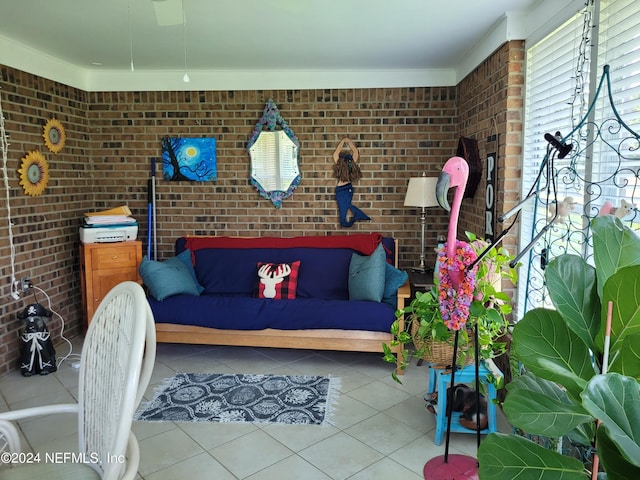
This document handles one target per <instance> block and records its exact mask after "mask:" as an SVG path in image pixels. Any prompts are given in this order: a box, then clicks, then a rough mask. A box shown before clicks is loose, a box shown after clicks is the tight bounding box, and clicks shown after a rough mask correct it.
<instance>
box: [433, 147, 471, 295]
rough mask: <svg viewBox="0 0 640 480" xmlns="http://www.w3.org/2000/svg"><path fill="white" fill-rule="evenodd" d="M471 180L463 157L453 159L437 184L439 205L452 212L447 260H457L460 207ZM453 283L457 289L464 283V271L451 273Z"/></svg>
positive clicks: (467, 165)
mask: <svg viewBox="0 0 640 480" xmlns="http://www.w3.org/2000/svg"><path fill="white" fill-rule="evenodd" d="M468 178H469V164H468V163H467V161H466V160H465V159H464V158H462V157H451V158H450V159H449V160H447V162H446V163H445V164H444V167H442V173H440V176H439V177H438V183H437V184H436V198H437V200H438V204H439V205H440V206H441V207H442V208H444V209H445V210H447V211H451V215H450V216H449V232H448V235H447V247H446V254H447V258H455V256H456V240H457V237H458V217H459V216H460V205H462V197H463V196H464V190H465V188H466V187H467V179H468ZM450 188H455V189H456V190H455V192H454V194H453V206H449V202H448V200H447V192H448V191H449V189H450ZM450 274H451V282H452V283H453V285H454V286H455V287H456V288H457V287H458V286H459V285H460V283H462V280H463V277H464V270H460V271H458V272H450Z"/></svg>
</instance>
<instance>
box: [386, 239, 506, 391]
mask: <svg viewBox="0 0 640 480" xmlns="http://www.w3.org/2000/svg"><path fill="white" fill-rule="evenodd" d="M466 235H467V238H468V239H469V242H470V243H468V244H466V243H463V242H458V246H457V248H458V251H459V252H460V255H461V258H465V256H466V254H467V253H468V254H469V255H468V257H469V259H470V260H473V259H474V258H475V257H477V256H478V254H479V253H480V252H482V251H484V250H485V248H486V247H487V246H488V243H487V242H486V241H484V240H482V239H478V238H477V237H476V236H475V235H474V234H472V233H470V232H466ZM513 258H514V257H513V256H512V255H510V254H509V252H508V251H507V250H506V249H505V248H502V247H497V248H493V249H491V250H489V252H488V254H487V255H486V256H485V257H483V258H482V260H480V261H479V262H478V264H477V267H476V268H474V269H473V270H472V271H471V272H469V274H468V275H467V276H468V277H470V278H471V280H472V282H471V283H470V284H469V285H467V286H465V287H464V288H471V289H472V292H470V294H471V295H470V297H471V298H472V300H471V301H470V303H469V304H468V305H462V306H456V307H455V308H461V309H463V310H464V312H456V311H454V310H452V306H451V305H450V304H449V303H448V302H449V299H450V297H451V295H450V291H449V290H448V288H447V286H446V285H442V284H441V282H440V278H434V283H435V285H434V286H433V287H432V288H431V289H430V290H429V291H427V292H417V293H416V296H415V298H413V299H412V300H411V302H410V303H409V305H408V306H406V307H405V308H403V309H399V310H398V311H396V321H395V322H394V323H393V324H392V326H391V333H392V335H393V340H392V341H391V342H390V344H389V345H387V344H384V345H383V348H384V352H385V355H384V359H385V360H386V361H388V362H391V363H396V357H395V354H394V353H393V350H392V348H393V347H397V346H399V345H400V346H401V348H402V358H403V361H402V363H401V366H400V368H401V369H405V368H406V367H407V366H408V365H409V363H410V362H411V359H412V357H417V358H425V359H427V360H428V361H430V362H432V363H436V364H441V365H442V364H443V365H450V364H451V361H452V359H453V343H454V336H455V330H453V329H452V328H451V322H452V321H455V318H454V317H455V316H456V315H457V314H459V313H462V314H464V319H465V320H466V325H465V328H461V329H460V330H459V338H458V352H459V356H458V359H457V362H456V363H457V364H458V365H462V364H465V363H467V362H468V361H469V360H472V359H473V350H474V348H472V347H473V338H474V335H473V332H472V330H473V328H474V327H476V326H477V327H478V346H479V354H480V357H482V358H483V359H489V358H493V357H495V356H499V355H501V354H503V353H504V352H505V348H506V347H505V346H506V343H505V342H504V341H502V340H501V339H502V337H504V335H505V334H506V333H507V331H508V327H509V321H508V319H507V316H508V315H509V314H510V313H511V304H510V302H511V298H510V297H509V295H507V294H506V293H504V292H502V291H501V290H500V282H501V279H502V278H508V279H509V280H510V281H511V282H512V283H513V284H515V283H516V280H517V274H516V271H515V269H514V268H511V267H509V262H511V261H512V260H513ZM446 262H447V259H446V256H445V255H444V247H442V248H441V249H440V251H439V252H438V266H439V268H438V270H439V271H441V269H444V268H446ZM465 263H466V264H470V263H471V261H466V262H465ZM444 278H446V277H444ZM445 281H446V280H445ZM392 375H393V378H394V379H395V380H396V381H398V382H399V381H400V380H399V378H398V376H397V374H396V372H395V371H394V372H393V374H392Z"/></svg>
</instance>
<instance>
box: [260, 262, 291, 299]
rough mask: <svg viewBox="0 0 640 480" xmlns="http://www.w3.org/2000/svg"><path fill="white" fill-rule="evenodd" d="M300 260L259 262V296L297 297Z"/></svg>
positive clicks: (275, 297)
mask: <svg viewBox="0 0 640 480" xmlns="http://www.w3.org/2000/svg"><path fill="white" fill-rule="evenodd" d="M299 270H300V260H297V261H295V262H291V263H263V262H258V298H273V299H276V300H281V299H288V300H293V299H294V298H296V287H297V286H298V271H299Z"/></svg>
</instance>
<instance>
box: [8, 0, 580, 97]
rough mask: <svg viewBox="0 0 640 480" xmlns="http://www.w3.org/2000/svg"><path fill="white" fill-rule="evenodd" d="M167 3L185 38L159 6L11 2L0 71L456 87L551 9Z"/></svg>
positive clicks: (114, 78)
mask: <svg viewBox="0 0 640 480" xmlns="http://www.w3.org/2000/svg"><path fill="white" fill-rule="evenodd" d="M157 2H158V3H157V5H156V6H157V7H162V6H164V7H167V8H168V9H169V10H171V9H172V8H177V9H178V10H177V13H174V14H173V16H174V17H175V16H176V15H177V17H176V18H175V19H176V21H177V22H180V20H181V15H180V7H181V5H184V17H185V19H186V23H185V24H184V30H183V25H182V23H178V24H177V25H172V26H160V25H158V21H157V18H156V13H155V9H154V1H153V0H19V1H18V0H0V63H3V64H5V65H9V66H12V67H15V68H20V69H22V70H26V71H29V72H31V73H35V74H38V75H42V76H44V77H47V78H52V79H54V80H57V81H61V82H63V83H67V84H70V85H74V86H77V87H79V88H84V89H86V90H112V89H113V90H130V89H148V90H154V89H201V88H205V87H206V88H207V89H215V88H216V87H219V88H223V87H224V84H225V82H234V85H236V87H235V88H242V85H239V84H242V83H243V82H246V83H247V84H252V85H254V88H273V87H274V86H276V87H280V88H302V87H303V86H302V85H300V84H301V83H306V84H307V85H306V86H308V87H309V88H313V87H314V86H315V87H323V86H324V88H330V87H340V86H353V87H359V86H384V85H376V84H377V83H380V82H384V83H385V84H389V83H397V84H404V83H408V84H413V85H414V86H420V85H429V84H434V85H449V84H450V85H455V84H456V83H457V82H458V81H460V80H461V78H462V77H463V76H464V75H466V73H468V72H469V71H470V70H471V69H472V68H474V67H475V66H476V65H477V64H478V63H479V62H480V61H482V59H483V58H484V57H486V55H488V54H490V53H491V51H492V50H491V49H493V48H496V47H497V46H499V45H500V44H501V43H502V42H504V41H505V40H509V39H513V38H522V35H523V34H524V33H523V32H525V31H526V30H527V28H528V25H527V24H528V22H529V20H530V18H537V17H535V15H533V13H532V12H534V9H536V8H537V9H538V10H539V8H538V7H539V4H540V3H544V2H546V3H550V2H549V1H547V0H157ZM553 2H554V4H558V3H560V4H563V3H573V2H574V0H553ZM161 4H164V5H161ZM551 13H553V12H551ZM171 17H172V14H171V12H169V19H171ZM537 22H538V23H540V22H542V20H540V19H538V20H537ZM525 33H526V32H525ZM183 35H184V37H183ZM184 39H186V64H187V66H186V70H187V71H188V72H189V77H190V79H191V82H190V83H189V84H185V83H184V82H183V81H182V77H183V74H184V71H185V48H184V47H185V43H184V42H183V41H184ZM483 48H484V50H489V51H483ZM482 55H484V57H483V56H482ZM132 63H133V71H132V69H131V64H132ZM314 83H319V84H322V85H314ZM356 83H358V84H357V85H356ZM294 84H298V85H297V86H296V85H294ZM367 84H369V85H367ZM387 86H396V85H387Z"/></svg>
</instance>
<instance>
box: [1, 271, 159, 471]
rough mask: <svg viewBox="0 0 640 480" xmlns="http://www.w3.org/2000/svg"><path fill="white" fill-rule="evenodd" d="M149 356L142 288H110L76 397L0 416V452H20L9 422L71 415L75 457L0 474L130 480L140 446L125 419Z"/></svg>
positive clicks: (90, 335)
mask: <svg viewBox="0 0 640 480" xmlns="http://www.w3.org/2000/svg"><path fill="white" fill-rule="evenodd" d="M155 355H156V338H155V325H154V320H153V314H152V313H151V309H150V308H149V304H148V303H147V300H146V298H145V294H144V291H143V290H142V287H141V286H140V285H138V284H137V283H135V282H123V283H121V284H119V285H117V286H115V287H114V288H113V289H112V290H111V291H110V292H109V293H108V294H107V296H106V297H105V298H104V300H103V301H102V302H101V303H100V306H99V307H98V309H97V310H96V313H95V315H94V316H93V319H92V321H91V324H90V325H89V329H88V330H87V334H86V337H85V340H84V345H83V347H82V356H81V360H80V371H79V374H80V379H79V380H80V381H79V386H78V397H79V402H78V403H77V404H60V405H50V406H42V407H33V408H27V409H24V410H14V411H9V412H5V413H1V414H0V449H4V450H5V451H14V452H18V451H19V450H17V449H19V446H20V437H19V435H18V431H17V429H16V428H15V426H14V425H13V423H12V422H13V421H16V420H23V419H26V418H30V417H34V416H42V415H52V414H59V413H73V414H75V415H77V417H78V436H79V454H78V455H77V456H67V457H64V459H65V460H66V461H64V462H47V461H46V460H47V459H46V458H45V454H44V453H43V454H41V456H40V459H39V460H40V461H39V462H38V463H35V464H30V465H22V464H20V465H15V464H14V465H12V466H11V468H5V469H3V470H0V479H14V478H19V479H22V478H25V479H27V478H28V479H36V478H46V479H48V480H51V479H58V478H59V479H62V478H64V479H66V480H69V479H81V478H96V479H106V480H116V479H134V478H135V476H136V473H137V470H138V465H139V463H140V450H139V446H138V441H137V439H136V437H135V435H134V434H133V432H132V431H131V424H132V421H133V414H134V413H135V410H136V408H137V406H138V405H139V403H140V400H142V396H143V394H144V392H145V390H146V388H147V386H148V384H149V379H150V377H151V372H152V370H153V365H154V362H155ZM4 455H5V456H6V453H5V454H4ZM4 458H5V460H6V457H4ZM25 458H27V457H25ZM51 458H52V457H49V459H51ZM58 458H62V457H58ZM5 463H6V462H5Z"/></svg>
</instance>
